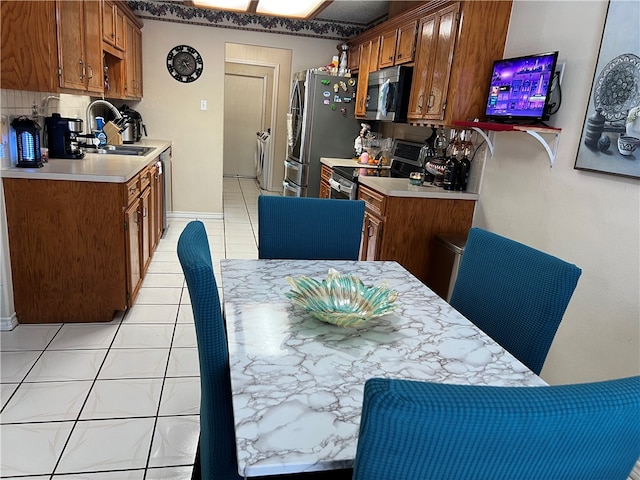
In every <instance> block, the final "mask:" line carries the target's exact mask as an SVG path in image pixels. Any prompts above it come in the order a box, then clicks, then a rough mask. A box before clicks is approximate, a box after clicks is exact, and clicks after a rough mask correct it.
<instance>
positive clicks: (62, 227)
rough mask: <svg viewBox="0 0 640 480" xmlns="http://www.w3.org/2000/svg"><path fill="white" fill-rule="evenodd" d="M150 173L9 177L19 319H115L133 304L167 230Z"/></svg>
mask: <svg viewBox="0 0 640 480" xmlns="http://www.w3.org/2000/svg"><path fill="white" fill-rule="evenodd" d="M150 171H151V168H149V167H145V168H144V169H143V170H142V172H141V173H140V174H138V175H136V176H135V177H134V178H132V179H131V180H130V181H129V182H127V183H126V184H119V183H108V182H79V181H64V180H32V179H19V178H4V179H3V186H4V195H5V203H6V212H7V227H8V233H9V250H10V256H11V271H12V279H13V293H14V304H15V309H16V315H17V317H18V321H19V322H20V323H62V322H109V321H111V320H113V316H114V314H115V312H116V311H119V310H126V309H127V308H129V307H131V306H132V305H133V303H134V301H135V298H136V295H137V294H138V291H139V289H140V286H141V284H142V280H143V279H144V276H145V272H146V269H147V267H148V265H149V263H150V260H151V257H152V255H153V251H154V249H155V247H156V245H157V238H159V237H158V231H157V225H160V233H161V232H162V210H161V209H160V210H159V209H158V205H161V202H158V200H155V203H154V204H153V206H152V205H151V203H152V200H151V199H152V198H154V197H153V195H157V194H158V191H157V190H155V191H152V186H151V178H152V177H151V174H150ZM145 178H146V180H145ZM158 212H160V217H159V218H158Z"/></svg>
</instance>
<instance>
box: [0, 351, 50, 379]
mask: <svg viewBox="0 0 640 480" xmlns="http://www.w3.org/2000/svg"><path fill="white" fill-rule="evenodd" d="M40 353H41V352H37V351H29V350H25V351H24V352H0V372H2V373H1V379H2V382H3V383H7V382H21V381H22V380H23V379H24V377H25V375H26V374H27V373H28V372H29V369H30V368H31V367H32V366H33V365H34V364H35V363H36V360H37V359H38V357H39V356H40Z"/></svg>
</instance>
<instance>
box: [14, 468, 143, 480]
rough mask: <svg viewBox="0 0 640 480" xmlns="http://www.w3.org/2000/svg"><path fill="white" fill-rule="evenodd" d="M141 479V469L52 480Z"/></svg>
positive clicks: (61, 476)
mask: <svg viewBox="0 0 640 480" xmlns="http://www.w3.org/2000/svg"><path fill="white" fill-rule="evenodd" d="M143 478H144V469H142V468H141V469H139V470H122V471H110V472H102V473H100V472H98V473H77V474H75V475H74V474H69V475H54V476H53V480H143ZM147 478H149V477H147ZM20 480H22V479H20ZM27 480H28V479H27Z"/></svg>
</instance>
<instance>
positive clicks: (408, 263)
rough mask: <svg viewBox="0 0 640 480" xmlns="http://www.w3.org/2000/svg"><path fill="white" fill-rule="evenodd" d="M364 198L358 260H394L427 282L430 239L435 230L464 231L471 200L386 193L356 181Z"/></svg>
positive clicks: (446, 231) (467, 228)
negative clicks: (401, 195)
mask: <svg viewBox="0 0 640 480" xmlns="http://www.w3.org/2000/svg"><path fill="white" fill-rule="evenodd" d="M358 199H360V200H364V202H365V220H364V231H363V235H362V243H361V248H360V260H394V261H397V262H398V263H400V264H401V265H402V266H403V267H405V268H406V269H407V270H409V271H410V272H411V273H413V274H414V275H415V276H416V277H418V278H419V279H420V280H421V281H422V282H424V283H427V281H428V275H429V257H430V253H431V248H430V245H431V242H432V241H433V239H434V237H435V236H436V235H437V234H443V233H447V234H449V233H450V234H465V233H467V232H468V230H469V228H471V222H472V220H473V211H474V209H475V201H473V200H458V199H447V198H415V197H389V196H386V195H384V194H382V193H380V192H378V191H376V190H373V189H371V188H369V187H367V186H364V185H362V184H361V185H359V187H358Z"/></svg>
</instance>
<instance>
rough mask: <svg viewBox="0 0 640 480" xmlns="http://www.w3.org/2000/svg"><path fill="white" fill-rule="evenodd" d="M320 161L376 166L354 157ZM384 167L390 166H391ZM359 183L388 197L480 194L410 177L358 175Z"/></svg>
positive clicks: (331, 164)
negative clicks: (418, 182)
mask: <svg viewBox="0 0 640 480" xmlns="http://www.w3.org/2000/svg"><path fill="white" fill-rule="evenodd" d="M320 163H322V164H323V165H326V166H327V167H330V168H333V167H361V168H375V165H364V164H361V163H358V162H357V161H356V160H354V159H353V158H327V157H321V158H320ZM382 168H390V167H389V166H386V167H382ZM358 183H359V184H360V185H365V186H367V187H369V188H372V189H374V190H376V191H377V192H380V193H382V194H383V195H386V196H388V197H409V198H445V199H446V198H450V199H452V200H478V194H477V193H473V192H452V191H448V190H444V189H443V188H441V187H433V186H431V185H428V184H424V185H422V186H417V185H411V184H409V179H408V178H392V177H373V176H371V177H369V176H360V177H358Z"/></svg>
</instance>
